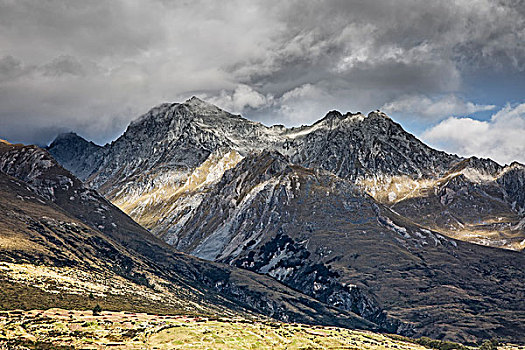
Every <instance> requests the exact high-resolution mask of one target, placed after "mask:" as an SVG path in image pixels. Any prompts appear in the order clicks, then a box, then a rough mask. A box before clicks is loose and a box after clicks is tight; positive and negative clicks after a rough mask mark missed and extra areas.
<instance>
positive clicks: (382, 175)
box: [48, 98, 525, 342]
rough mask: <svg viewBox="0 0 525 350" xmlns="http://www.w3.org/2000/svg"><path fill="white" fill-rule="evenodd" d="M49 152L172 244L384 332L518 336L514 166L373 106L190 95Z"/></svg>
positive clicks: (524, 230)
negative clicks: (314, 107)
mask: <svg viewBox="0 0 525 350" xmlns="http://www.w3.org/2000/svg"><path fill="white" fill-rule="evenodd" d="M48 151H49V152H50V154H51V155H53V156H54V157H55V158H56V159H57V161H58V162H59V163H60V164H62V165H63V166H64V167H66V168H68V170H70V171H71V172H72V173H73V174H75V175H76V176H78V177H79V178H80V179H81V180H82V181H85V183H86V186H87V187H88V188H91V189H95V190H97V191H98V192H100V193H101V194H102V195H104V196H105V197H106V198H107V199H108V200H110V201H111V202H112V203H113V204H115V205H116V206H118V207H119V208H121V209H122V210H123V211H125V212H126V213H127V214H128V215H130V216H131V217H132V218H133V219H134V220H136V221H137V222H138V223H139V224H141V225H142V226H144V227H145V228H147V229H148V230H149V231H150V232H151V233H153V234H154V235H155V236H157V237H159V238H161V239H162V240H163V241H165V242H167V243H168V244H170V245H172V246H173V247H174V248H176V249H177V250H179V251H183V252H186V253H189V254H192V255H194V256H197V257H200V258H204V259H206V260H208V261H216V262H219V263H224V264H227V265H230V266H236V267H239V268H241V269H244V270H251V271H254V272H257V273H260V274H263V275H268V276H270V277H272V278H274V279H275V280H277V281H280V282H282V283H284V284H285V285H286V286H289V287H291V288H292V289H294V290H300V291H302V292H304V293H305V294H306V295H308V296H309V297H311V298H314V299H315V300H318V301H319V302H321V303H322V304H323V305H329V306H330V307H333V308H336V309H337V310H341V311H345V312H353V313H356V314H358V315H360V316H361V317H364V318H365V319H367V320H368V321H369V322H372V323H373V324H378V325H381V327H383V328H385V329H388V330H390V331H391V332H398V333H404V334H414V335H418V336H420V335H427V336H432V337H434V338H438V339H451V340H457V341H463V342H465V341H466V342H474V341H475V340H476V339H483V338H490V337H501V338H504V339H509V340H513V341H516V340H521V339H522V334H525V330H524V329H523V325H524V324H525V313H524V310H525V305H524V304H523V301H522V300H523V297H522V296H523V295H524V294H525V289H524V286H523V283H522V281H523V277H525V276H524V274H525V258H524V255H523V252H522V250H523V248H524V247H525V226H524V224H523V223H524V222H525V219H524V196H523V193H524V191H523V188H524V179H525V175H524V174H525V167H524V166H523V165H521V164H519V163H513V164H511V165H507V166H501V165H499V164H497V163H495V162H493V161H491V160H488V159H478V158H474V157H472V158H467V159H465V158H461V157H458V156H456V155H450V154H447V153H445V152H441V151H437V150H434V149H432V148H430V147H428V146H426V145H425V144H423V143H422V142H421V141H419V140H418V139H416V138H415V137H414V136H413V135H411V134H409V133H407V132H405V131H404V130H403V129H402V128H401V126H400V125H399V124H397V123H395V122H394V121H392V120H391V119H390V118H389V117H388V116H386V115H385V114H384V113H382V112H379V111H376V112H371V113H370V114H368V115H366V116H365V115H363V114H361V113H346V114H341V113H339V112H337V111H332V112H329V113H328V114H327V115H326V117H325V118H323V119H321V120H320V121H318V122H316V123H314V124H313V125H310V126H302V127H298V128H285V127H284V126H279V125H276V126H272V127H266V126H264V125H262V124H260V123H256V122H252V121H249V120H247V119H244V118H243V117H241V116H238V115H232V114H230V113H228V112H225V111H223V110H221V109H219V108H217V107H215V106H213V105H211V104H208V103H206V102H204V101H202V100H199V99H198V98H192V99H190V100H188V101H186V102H184V103H180V104H179V103H175V104H163V105H160V106H158V107H155V108H153V109H152V110H151V111H149V112H148V113H147V114H145V115H144V116H142V117H140V118H139V119H137V120H135V121H134V122H132V123H131V124H130V125H129V127H128V129H127V130H126V132H125V133H124V134H123V135H122V136H121V137H119V138H118V139H117V140H115V141H113V142H112V143H110V144H107V145H105V146H103V147H102V146H97V145H94V144H92V143H89V142H87V141H85V140H84V139H82V138H81V137H79V136H78V135H76V134H73V133H69V134H63V135H60V136H59V137H57V139H56V140H55V141H54V142H53V143H52V144H51V145H50V146H49V147H48ZM473 243H474V244H473ZM483 245H485V246H489V247H484V246H483ZM502 248H503V249H502Z"/></svg>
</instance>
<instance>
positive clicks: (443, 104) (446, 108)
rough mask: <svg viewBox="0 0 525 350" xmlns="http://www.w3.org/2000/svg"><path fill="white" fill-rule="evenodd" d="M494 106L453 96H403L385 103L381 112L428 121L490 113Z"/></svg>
mask: <svg viewBox="0 0 525 350" xmlns="http://www.w3.org/2000/svg"><path fill="white" fill-rule="evenodd" d="M494 108H496V106H494V105H478V104H474V103H472V102H466V101H463V100H462V99H460V98H458V97H457V96H455V95H447V96H444V97H440V98H433V99H431V98H429V97H427V96H423V95H411V96H403V97H401V98H399V99H397V100H395V101H392V102H389V103H386V104H384V105H383V107H381V110H383V111H385V112H387V113H401V114H404V115H405V117H406V116H416V117H422V118H425V119H428V120H441V119H444V118H447V117H451V116H465V115H469V114H474V113H477V112H481V111H490V110H493V109H494Z"/></svg>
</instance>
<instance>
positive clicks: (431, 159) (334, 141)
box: [49, 98, 525, 250]
mask: <svg viewBox="0 0 525 350" xmlns="http://www.w3.org/2000/svg"><path fill="white" fill-rule="evenodd" d="M263 149H271V150H275V151H278V152H280V153H281V154H283V155H285V156H287V157H288V159H289V160H290V161H291V162H292V163H294V164H298V165H302V166H305V167H311V168H321V169H324V170H327V171H329V172H331V173H333V174H335V175H337V176H339V177H341V178H343V179H347V180H351V181H354V182H356V183H357V184H358V185H359V186H360V187H361V188H363V189H365V190H366V191H367V192H368V193H369V194H370V195H372V196H373V197H374V198H375V199H376V200H378V201H380V202H381V203H384V204H387V205H389V206H396V208H399V211H403V212H405V213H407V215H408V216H409V217H410V218H411V219H413V220H417V221H418V222H421V223H425V224H426V225H427V228H428V229H434V230H438V231H439V232H440V233H442V234H444V235H447V236H450V237H454V238H458V239H462V240H467V241H471V242H475V243H479V244H485V245H492V246H498V247H504V248H510V249H516V250H521V249H523V248H525V230H524V227H523V223H522V220H523V218H524V214H525V213H524V205H525V202H524V201H525V197H524V195H523V193H524V192H525V191H523V184H524V181H523V179H524V177H525V167H524V166H523V165H521V164H518V163H514V164H512V165H510V166H507V167H501V166H500V165H498V164H496V163H494V162H492V161H490V160H479V159H477V160H476V161H475V162H474V161H472V160H470V161H469V160H466V161H465V160H463V159H461V158H459V157H457V156H454V155H449V154H446V153H444V152H440V151H436V150H434V149H432V148H430V147H428V146H426V145H425V144H423V143H422V142H421V141H419V140H418V139H416V138H415V137H414V136H413V135H411V134H409V133H407V132H406V131H404V130H403V129H402V127H401V126H400V125H399V124H397V123H395V122H393V121H392V120H391V119H390V118H389V117H388V116H386V115H385V114H383V113H381V112H379V111H376V112H372V113H369V114H368V115H367V116H365V115H363V114H360V113H346V114H341V113H339V112H337V111H332V112H329V113H328V114H327V115H326V116H325V117H324V118H323V119H321V120H320V121H318V122H316V123H314V124H313V125H310V126H302V127H299V128H285V127H283V126H279V125H276V126H272V127H266V126H264V125H262V124H260V123H255V122H252V121H249V120H247V119H244V118H242V117H240V116H237V115H232V114H230V113H228V112H225V111H223V110H221V109H219V108H217V107H215V106H213V105H210V104H207V103H206V102H204V101H201V100H199V99H197V98H192V99H190V100H188V101H186V102H185V103H180V104H179V103H174V104H163V105H160V106H158V107H155V108H153V109H152V110H151V111H149V112H148V113H147V114H145V115H144V116H142V117H140V118H139V119H138V120H136V121H134V122H132V123H131V124H130V126H129V127H128V129H127V130H126V132H125V133H124V134H123V135H122V136H121V137H119V138H118V139H117V140H116V141H114V142H112V143H111V144H108V145H106V146H104V147H100V148H94V146H93V145H92V144H89V143H88V142H87V141H85V140H83V139H81V138H80V137H78V136H77V135H75V134H71V133H70V134H65V135H61V136H60V137H58V138H57V140H55V142H53V143H52V144H51V145H50V146H49V152H50V153H51V154H52V155H53V156H54V157H55V158H56V159H57V160H58V161H59V162H60V163H61V164H62V165H63V166H65V167H66V168H67V169H69V170H71V171H72V172H73V173H74V174H76V175H77V176H79V178H81V179H82V180H86V181H87V182H88V184H89V185H90V186H91V187H92V188H95V189H97V190H98V191H99V192H101V193H102V194H103V195H104V196H105V197H106V198H108V199H110V200H111V201H112V202H113V203H114V204H116V205H117V206H119V207H120V208H121V209H123V210H124V211H125V212H126V213H128V214H129V215H130V216H131V217H132V218H134V219H135V220H136V221H137V222H139V223H140V224H141V225H143V226H144V227H146V228H148V229H149V230H151V231H152V232H153V233H155V234H156V235H157V236H160V237H162V238H163V239H164V240H166V241H168V242H170V241H173V240H176V239H178V238H177V235H178V231H179V229H180V227H181V226H182V225H184V223H185V222H186V221H187V220H188V218H190V217H191V215H192V213H193V211H194V210H195V208H196V207H197V206H198V205H199V203H200V202H201V200H202V198H203V193H205V192H207V191H209V190H210V189H211V188H213V186H214V185H215V184H216V182H217V181H218V180H219V179H220V177H221V176H222V174H223V173H224V171H225V170H227V169H230V168H231V167H233V166H235V165H236V164H237V162H238V161H239V160H240V159H242V157H244V156H246V155H247V154H249V153H250V152H252V151H261V150H263ZM84 155H85V156H84ZM465 162H466V163H467V164H470V165H469V166H468V167H465V164H466V163H465ZM459 168H461V169H459ZM466 172H467V173H468V174H467V175H466V176H467V180H468V182H469V184H471V185H472V186H474V187H476V188H477V187H484V186H486V185H487V184H488V183H490V184H488V185H489V187H490V189H488V192H487V191H485V190H483V191H477V195H476V196H471V195H465V196H460V197H461V201H456V202H455V201H453V200H448V201H447V200H443V201H442V200H440V199H439V200H438V202H439V205H437V204H435V203H437V202H436V201H434V200H430V199H428V198H427V197H428V194H430V193H434V195H433V196H435V197H440V198H441V195H439V193H444V192H447V190H446V189H444V187H443V184H445V185H449V182H448V181H447V179H450V178H451V177H453V176H456V175H458V174H464V173H466ZM489 173H490V174H489ZM480 174H485V175H480ZM487 174H489V175H487ZM487 176H488V177H490V181H489V180H488V177H487ZM467 187H468V186H467ZM448 193H451V192H450V189H449V190H448ZM462 193H464V191H463V192H462ZM493 193H497V196H496V198H494V196H493ZM449 197H450V196H449ZM414 198H417V199H416V201H421V202H422V203H420V204H418V205H415V204H413V203H412V202H413V201H414ZM478 199H481V200H482V201H484V202H485V203H486V204H487V205H485V206H484V207H485V210H491V209H490V208H492V207H493V206H496V207H497V209H494V210H491V211H492V214H490V215H488V216H485V215H486V213H483V212H479V211H476V212H475V215H474V212H472V215H470V216H469V215H468V213H470V212H471V208H475V207H476V205H477V204H476V201H477V200H478ZM406 200H409V201H408V202H407V207H408V208H406V209H404V210H402V209H401V207H402V206H404V204H399V202H403V201H406ZM457 202H461V203H457ZM425 203H426V204H425ZM430 203H431V204H432V205H430ZM422 205H426V206H427V208H431V210H430V212H432V213H435V214H432V215H431V216H433V217H432V218H429V217H427V216H425V217H423V216H422V215H420V212H419V210H417V209H416V208H417V207H418V206H419V207H420V206H422ZM450 212H457V213H467V215H463V216H462V215H459V214H458V215H459V216H458V215H455V216H454V217H453V218H451V217H450V215H451V214H450ZM410 213H412V214H410ZM496 214H497V216H496ZM425 215H428V214H425ZM494 218H496V219H494ZM494 220H496V221H494ZM452 221H454V222H455V221H459V222H460V223H461V225H463V226H458V225H454V224H453V223H451V222H452ZM479 222H483V227H482V228H480V225H479ZM487 223H489V224H487ZM503 224H504V225H506V226H505V229H504V230H503V231H505V232H502V226H503Z"/></svg>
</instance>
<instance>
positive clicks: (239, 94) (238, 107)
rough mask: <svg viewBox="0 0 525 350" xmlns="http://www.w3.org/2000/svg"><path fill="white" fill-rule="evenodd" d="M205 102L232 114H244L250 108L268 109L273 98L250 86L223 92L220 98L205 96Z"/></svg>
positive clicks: (238, 86) (242, 85)
mask: <svg viewBox="0 0 525 350" xmlns="http://www.w3.org/2000/svg"><path fill="white" fill-rule="evenodd" d="M203 98H204V99H205V100H207V101H208V102H210V103H213V104H214V105H216V106H218V107H220V108H222V109H224V110H227V111H229V112H232V113H242V112H243V111H244V110H246V109H248V108H252V109H256V108H262V107H268V106H269V105H271V103H272V101H273V96H271V95H268V96H264V95H263V94H261V93H259V92H257V91H255V90H254V89H252V88H251V87H250V86H248V85H244V84H240V85H237V87H236V88H235V90H234V91H233V92H231V93H228V92H226V91H225V90H222V91H221V93H220V94H219V95H218V96H211V97H207V96H203Z"/></svg>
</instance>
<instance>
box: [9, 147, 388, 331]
mask: <svg viewBox="0 0 525 350" xmlns="http://www.w3.org/2000/svg"><path fill="white" fill-rule="evenodd" d="M0 191H1V196H0V212H1V213H2V215H0V234H1V241H2V245H1V247H0V261H1V262H2V268H1V273H0V277H1V279H0V283H1V284H2V288H0V290H1V292H0V294H1V296H2V297H1V298H0V300H2V302H1V306H2V308H6V307H7V308H10V309H12V308H16V307H24V308H35V307H42V306H47V307H50V306H56V307H71V306H75V307H79V306H80V307H86V305H89V304H92V303H93V301H91V299H90V298H88V294H89V293H94V295H96V298H99V297H100V298H101V299H100V300H101V301H100V302H101V303H103V304H104V305H105V306H106V307H107V308H111V309H116V310H119V309H128V310H129V309H131V310H135V311H137V310H146V311H150V312H171V313H173V312H185V313H188V312H193V313H195V312H197V313H208V314H211V313H214V314H232V312H233V313H243V314H252V315H267V316H270V317H274V318H277V319H281V320H285V321H301V322H306V323H321V324H322V323H326V324H333V325H340V326H346V327H361V328H372V329H373V328H380V327H378V325H376V324H373V323H371V322H368V321H366V320H364V319H362V318H361V317H359V316H357V315H355V314H353V313H351V312H346V313H341V310H337V309H335V308H331V307H329V306H327V305H325V304H323V303H320V302H318V301H316V300H315V299H313V298H311V297H308V296H306V295H304V294H302V293H299V292H297V291H294V290H291V289H289V288H287V287H285V286H284V285H282V284H280V283H278V282H276V281H275V280H273V279H272V278H268V277H264V276H261V275H258V274H255V273H249V272H248V271H246V270H241V269H237V268H232V267H229V266H227V265H221V264H217V263H212V262H206V261H203V260H200V259H197V258H194V257H191V256H188V255H185V254H182V253H178V252H176V251H175V250H174V249H173V248H172V247H171V246H169V245H167V244H165V243H163V242H162V241H160V240H159V239H157V238H155V237H154V236H153V235H151V234H150V233H149V232H147V231H146V230H144V229H143V228H142V227H140V226H139V225H138V224H136V223H135V222H134V221H133V220H131V219H130V218H129V217H128V216H127V215H125V214H124V213H123V212H121V211H120V210H119V209H117V208H116V207H115V206H114V205H112V204H111V203H109V202H108V201H107V200H105V199H104V198H103V197H101V196H100V195H98V193H97V192H95V191H94V190H92V189H88V188H86V187H85V186H84V185H83V184H82V183H81V182H80V181H79V180H78V179H77V178H75V177H74V176H73V175H72V174H71V173H69V172H68V171H67V170H65V169H63V168H62V167H60V166H59V165H57V164H56V162H55V160H54V159H53V158H52V157H51V156H50V155H49V154H48V153H47V152H46V151H44V150H42V149H40V148H38V147H36V146H22V145H11V144H7V143H1V144H0ZM31 271H33V272H31ZM57 293H58V294H57Z"/></svg>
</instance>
